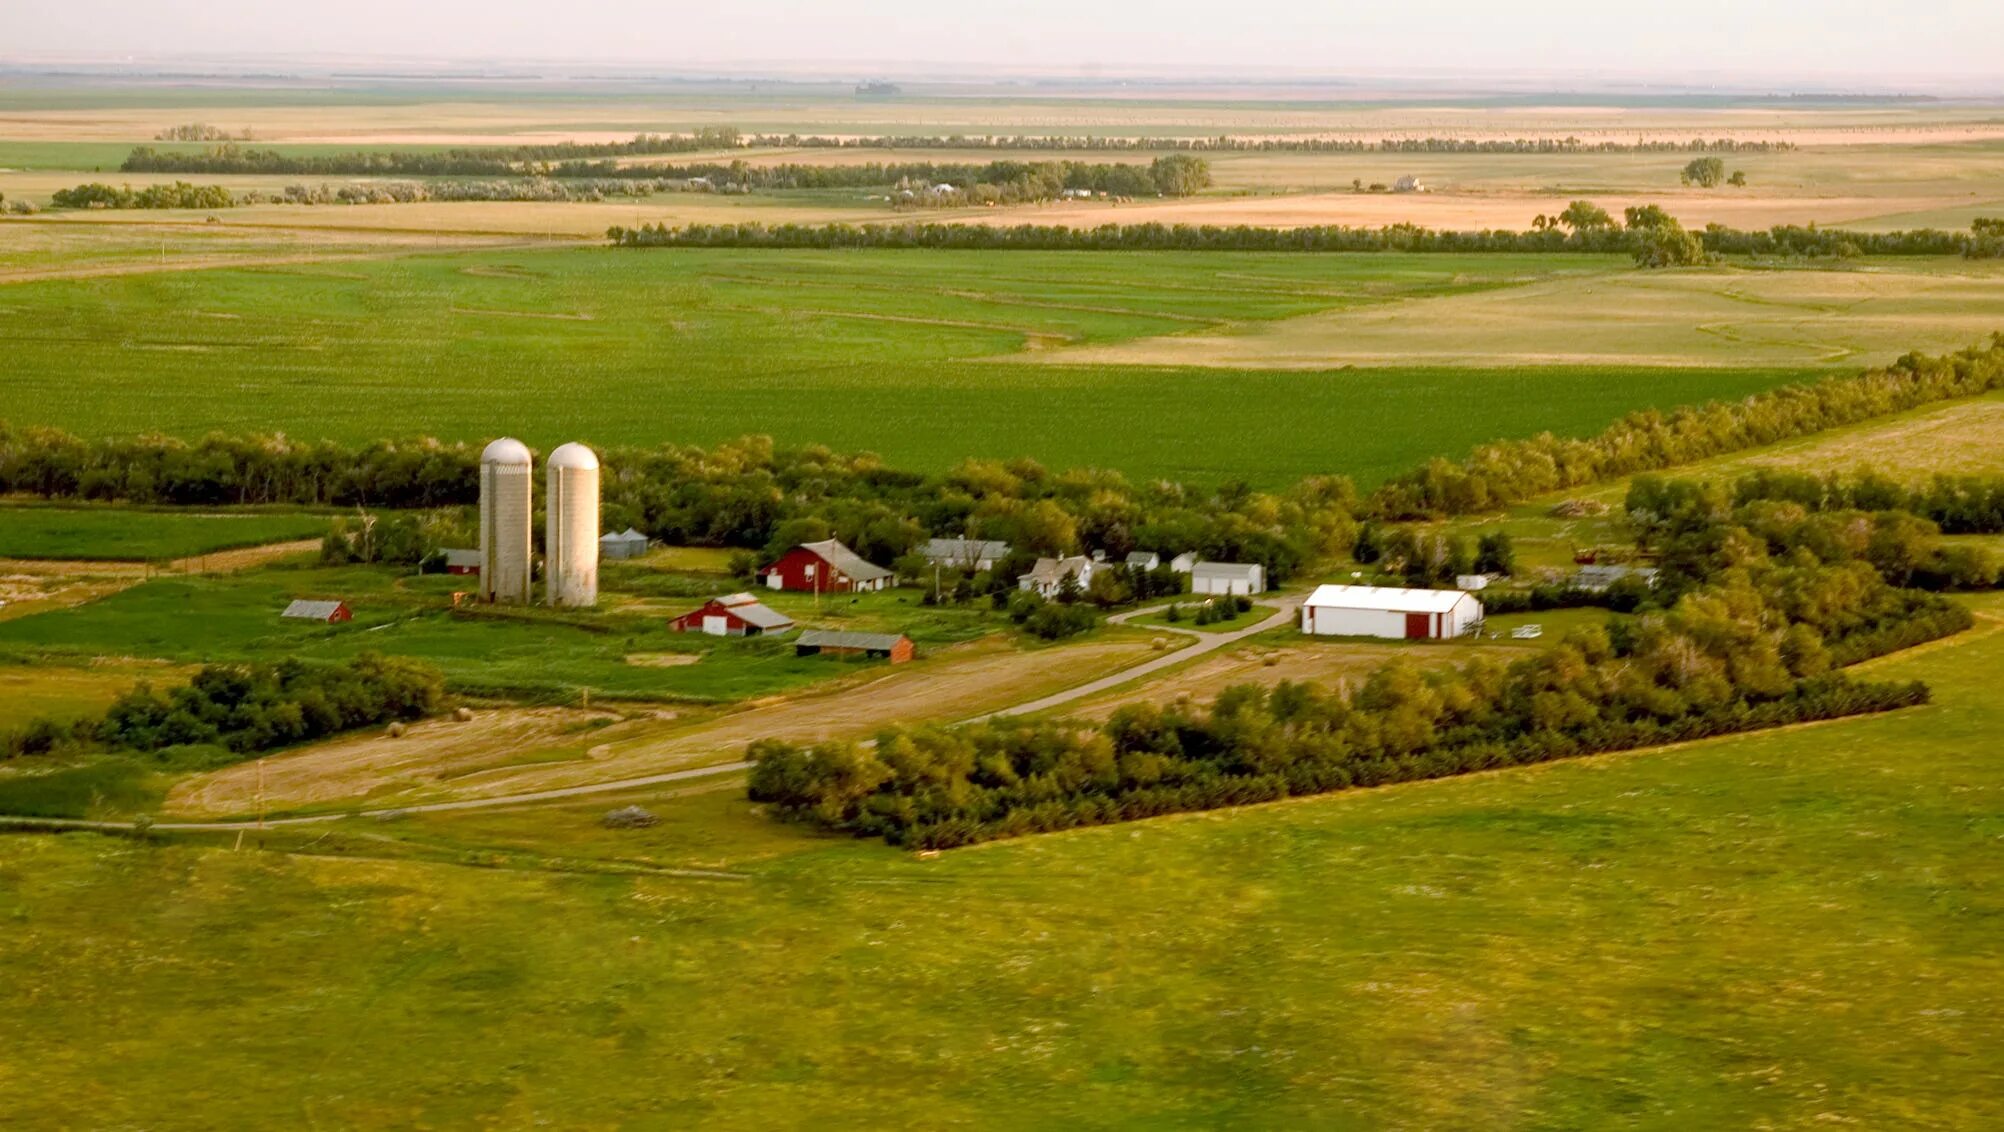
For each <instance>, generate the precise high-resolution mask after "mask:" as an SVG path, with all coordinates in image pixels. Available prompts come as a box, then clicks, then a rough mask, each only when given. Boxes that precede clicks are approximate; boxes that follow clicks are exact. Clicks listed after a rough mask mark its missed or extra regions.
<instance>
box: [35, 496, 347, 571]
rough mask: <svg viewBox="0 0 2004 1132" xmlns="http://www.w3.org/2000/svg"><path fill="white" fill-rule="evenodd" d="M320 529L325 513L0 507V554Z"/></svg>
mask: <svg viewBox="0 0 2004 1132" xmlns="http://www.w3.org/2000/svg"><path fill="white" fill-rule="evenodd" d="M326 533H327V517H326V516H325V515H303V514H276V513H269V512H264V513H250V512H190V511H137V510H126V509H113V508H104V507H19V506H11V507H10V506H0V558H71V559H90V560H96V561H106V562H159V561H163V560H167V559H176V558H190V557H193V556H196V555H201V554H210V553H213V552H215V551H218V550H231V549H234V548H236V547H243V546H263V545H266V544H268V543H275V542H292V541H295V540H298V539H308V538H317V537H319V536H320V535H324V534H326Z"/></svg>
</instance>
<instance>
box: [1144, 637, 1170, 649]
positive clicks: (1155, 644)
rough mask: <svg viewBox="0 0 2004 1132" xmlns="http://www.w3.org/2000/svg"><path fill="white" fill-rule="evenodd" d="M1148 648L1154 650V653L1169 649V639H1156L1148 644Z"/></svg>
mask: <svg viewBox="0 0 2004 1132" xmlns="http://www.w3.org/2000/svg"><path fill="white" fill-rule="evenodd" d="M1148 647H1149V648H1152V649H1154V650H1155V651H1156V652H1161V651H1162V650H1163V649H1166V648H1168V647H1169V639H1168V638H1167V637H1157V638H1155V639H1154V640H1152V641H1150V642H1148Z"/></svg>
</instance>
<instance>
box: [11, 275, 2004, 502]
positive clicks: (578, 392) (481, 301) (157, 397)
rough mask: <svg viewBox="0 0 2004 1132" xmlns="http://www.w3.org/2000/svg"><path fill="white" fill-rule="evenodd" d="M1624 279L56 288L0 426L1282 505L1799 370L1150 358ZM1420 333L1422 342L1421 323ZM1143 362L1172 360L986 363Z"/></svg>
mask: <svg viewBox="0 0 2004 1132" xmlns="http://www.w3.org/2000/svg"><path fill="white" fill-rule="evenodd" d="M1626 270H1627V269H1626V268H1625V267H1622V266H1621V265H1620V263H1619V261H1618V260H1614V259H1608V260H1599V259H1594V258H1583V257H1577V256H1571V257H1553V258H1549V259H1547V258H1542V257H1533V256H1489V257H1483V256H1465V257H1464V256H1400V255H1371V256H1321V257H1306V256H1286V255H1236V254H1065V253H1019V254H1010V255H1006V256H995V255H983V254H982V253H959V252H885V251H872V252H847V253H843V252H819V253H818V252H744V251H721V250H719V251H669V252H659V253H655V252H643V253H630V252H628V253H622V252H617V251H612V250H606V249H577V250H550V251H527V250H522V251H512V252H482V253H467V254H461V255H441V256H417V257H407V258H400V259H394V260H369V261H352V262H345V263H340V264H330V265H325V266H315V265H292V266H287V267H283V268H269V269H243V270H218V271H198V272H180V273H172V274H162V275H154V276H145V277H117V278H101V279H75V280H47V281H42V282H35V283H23V284H20V285H16V286H11V287H8V288H6V290H5V292H4V294H0V348H4V349H5V350H6V351H7V352H8V355H9V359H10V363H11V364H10V365H9V366H8V367H6V369H5V370H4V371H0V417H4V418H7V419H11V420H14V421H17V422H21V423H26V422H28V421H33V422H35V423H42V424H53V425H58V426H62V427H67V428H71V429H74V430H78V431H82V432H85V433H91V434H99V435H103V434H123V433H132V432H137V431H141V430H147V429H157V430H161V431H165V432H169V433H174V434H180V435H199V434H201V433H203V432H206V431H209V430H211V429H218V428H221V429H240V428H244V427H246V426H247V424H253V425H254V427H257V428H261V429H262V428H269V429H280V430H284V431H286V432H288V433H291V434H293V435H299V436H310V437H323V436H324V437H333V438H337V439H344V440H350V441H362V440H369V439H375V438H378V437H381V436H384V435H407V434H410V433H416V432H428V433H434V434H438V435H442V436H445V437H448V438H464V439H471V440H477V439H481V438H483V437H488V436H492V435H497V434H501V433H515V434H519V435H522V436H524V437H525V439H529V440H531V441H532V442H535V443H539V444H545V445H547V444H549V443H553V442H556V441H560V440H566V439H571V438H573V437H582V438H584V439H587V440H590V441H593V442H596V443H600V444H620V443H644V444H652V443H658V442H663V441H677V442H697V443H709V442H716V441H720V440H725V439H729V438H732V437H735V436H739V435H743V434H745V433H753V432H756V433H766V434H770V435H773V436H775V437H777V438H778V439H779V440H781V441H782V442H784V443H804V442H821V443H827V444H831V445H834V446H837V447H840V448H845V449H868V450H874V451H877V452H879V453H881V454H883V455H884V456H885V457H886V458H887V459H889V460H891V461H892V462H894V463H896V464H900V465H904V466H913V467H920V468H942V467H945V466H948V465H951V464H952V463H954V462H956V461H957V460H959V459H961V458H963V457H965V456H970V455H973V456H988V457H996V458H1013V457H1016V456H1022V455H1030V456H1034V457H1037V458H1039V459H1042V460H1045V461H1046V462H1049V463H1051V464H1054V465H1060V466H1073V465H1094V466H1100V467H1112V468H1118V469H1121V470H1123V471H1127V472H1129V473H1132V474H1135V475H1150V476H1152V475H1166V476H1174V477H1178V478H1184V479H1189V480H1193V481H1199V482H1203V481H1213V482H1214V481H1217V480H1221V479H1224V478H1227V477H1234V476H1236V477H1243V478H1246V479H1249V480H1253V481H1255V482H1260V483H1278V482H1284V481H1286V480H1289V479H1292V478H1294V477H1297V476H1300V475H1303V474H1307V473H1313V472H1348V473H1351V474H1354V475H1357V476H1358V477H1360V478H1362V479H1366V480H1369V479H1374V478H1378V477H1382V476H1384V475H1387V474H1391V473H1393V472H1396V471H1400V470H1403V469H1405V468H1407V467H1410V466H1411V465H1413V464H1415V463H1417V462H1418V461H1420V460H1423V459H1424V458H1426V457H1428V456H1431V455H1434V454H1436V453H1442V452H1457V451H1460V450H1463V449H1465V448H1467V447H1468V446H1470V445H1472V444H1475V443H1478V442H1481V441H1484V440H1489V439H1494V438H1496V437H1499V436H1513V435H1524V434H1527V433H1531V432H1535V431H1538V430H1541V429H1547V428H1549V429H1553V430H1556V431H1559V432H1571V433H1587V432H1592V431H1595V430H1597V429H1599V428H1600V427H1602V426H1604V425H1605V424H1606V423H1607V422H1608V421H1609V420H1611V419H1612V418H1614V417H1616V416H1618V415H1620V414H1621V413H1624V412H1627V411H1629V410H1632V409H1635V408H1640V407H1644V406H1671V405H1678V404H1684V403H1688V402H1693V401H1702V400H1706V399H1709V398H1714V397H1737V396H1743V395H1745V394H1748V393H1752V392H1756V391H1759V390H1761V389H1766V388H1770V387H1772V386H1774V385H1777V384H1780V383H1782V382H1785V381H1787V380H1791V379H1794V378H1796V377H1799V376H1802V374H1803V373H1804V372H1805V370H1804V368H1803V366H1802V365H1801V364H1800V362H1799V360H1798V361H1795V362H1791V363H1790V364H1786V365H1780V366H1777V365H1772V364H1754V365H1747V366H1744V367H1740V368H1735V367H1734V365H1733V362H1734V358H1735V357H1736V356H1737V355H1736V354H1735V353H1734V352H1733V351H1732V350H1731V349H1730V348H1721V347H1719V346H1717V345H1713V344H1709V343H1708V344H1704V345H1703V348H1704V349H1705V350H1706V353H1705V355H1704V357H1703V358H1702V360H1703V361H1704V362H1707V363H1710V368H1705V369H1698V368H1689V369H1673V368H1657V369H1637V368H1632V367H1631V366H1628V365H1622V366H1619V367H1607V366H1595V365H1580V366H1565V365H1558V366H1525V365H1521V364H1510V365H1507V366H1504V367H1500V368H1496V369H1492V370H1457V369H1437V368H1436V369H1422V368H1413V367H1411V366H1409V365H1404V364H1398V365H1387V366H1384V367H1381V368H1371V369H1358V370H1345V371H1340V372H1312V373H1311V372H1303V373H1284V372H1246V371H1238V372H1225V371H1221V370H1206V369H1191V368H1185V367H1183V366H1182V365H1181V363H1180V362H1178V361H1177V359H1176V357H1175V352H1176V351H1175V350H1174V348H1173V347H1172V346H1170V345H1169V344H1172V343H1180V342H1183V341H1185V340H1186V339H1188V340H1190V341H1192V342H1193V343H1195V342H1200V341H1201V340H1202V339H1201V338H1189V336H1190V335H1193V334H1195V335H1199V336H1202V335H1206V334H1211V335H1215V334H1218V333H1220V332H1221V331H1223V332H1226V334H1225V336H1226V339H1227V340H1237V339H1236V338H1235V337H1233V336H1234V335H1240V334H1244V333H1246V332H1247V330H1246V328H1256V327H1258V326H1260V325H1262V324H1267V323H1271V322H1272V321H1273V320H1288V319H1292V318H1294V317H1295V316H1305V315H1321V314H1322V313H1324V312H1331V311H1346V310H1359V311H1361V310H1369V309H1384V310H1388V311H1395V310H1399V309H1402V308H1403V306H1404V305H1406V304H1408V303H1410V302H1412V301H1413V300H1419V299H1427V300H1430V301H1434V302H1438V301H1443V300H1447V299H1452V298H1453V297H1456V296H1470V295H1475V294H1479V293H1482V292H1488V291H1496V290H1499V289H1501V290H1504V291H1507V290H1510V289H1513V288H1518V287H1522V286H1527V285H1532V284H1537V283H1540V282H1541V281H1550V280H1554V279H1565V278H1572V277H1576V276H1577V277H1579V278H1582V279H1585V278H1600V277H1604V276H1607V275H1609V274H1610V273H1625V272H1626ZM1422 305H1423V304H1422ZM1576 313H1577V312H1576V311H1572V310H1561V309H1558V308H1546V309H1545V311H1544V318H1545V320H1546V321H1545V332H1546V333H1547V334H1548V335H1549V336H1550V337H1551V338H1552V339H1554V340H1555V341H1560V340H1564V339H1565V338H1566V336H1567V335H1568V334H1570V333H1572V331H1571V330H1570V329H1569V324H1570V321H1571V319H1572V318H1573V317H1574V316H1575V314H1576ZM191 314H199V315H200V316H201V317H192V318H191V317H190V315H191ZM2000 321H2004V320H2000ZM1415 333H1416V334H1417V335H1418V336H1417V337H1415V338H1413V339H1411V340H1410V342H1409V344H1410V345H1412V346H1413V347H1414V348H1416V349H1418V348H1422V347H1423V345H1424V342H1425V341H1426V340H1427V339H1428V338H1429V337H1431V336H1432V335H1433V333H1434V332H1433V331H1432V330H1431V329H1427V330H1424V331H1422V330H1420V329H1419V328H1418V327H1417V325H1416V326H1415ZM1911 337H1912V332H1911V331H1909V332H1905V333H1902V334H1900V335H1899V336H1898V343H1897V348H1898V349H1904V348H1906V347H1907V346H1909V345H1911V344H1912V342H1911ZM1135 340H1143V342H1144V344H1147V343H1154V344H1153V345H1148V346H1147V348H1148V349H1150V350H1153V351H1155V356H1154V360H1157V361H1166V362H1169V363H1170V365H1171V366H1172V367H1174V368H1167V367H1156V366H1150V367H1144V366H1110V365H1075V366H1062V367H1060V366H1048V365H1035V366H1026V365H1018V364H1009V363H1013V362H1016V361H1019V360H1021V359H1023V358H1025V357H1036V356H1039V355H1040V354H1041V353H1044V352H1049V351H1051V350H1052V349H1054V348H1058V347H1063V346H1065V345H1066V344H1076V347H1088V346H1092V345H1094V344H1109V345H1111V344H1120V343H1131V342H1134V341H1135ZM1883 349H1885V350H1886V351H1887V352H1895V350H1896V347H1895V344H1894V343H1893V342H1892V341H1891V340H1890V338H1889V340H1888V341H1887V342H1886V343H1885V344H1884V345H1883ZM1194 350H1195V347H1194V346H1193V352H1194ZM1332 368H1333V367H1332ZM79 375H82V376H79ZM1364 422H1368V425H1367V426H1366V425H1365V424H1364ZM1199 440H1201V443H1199V442H1198V441H1199Z"/></svg>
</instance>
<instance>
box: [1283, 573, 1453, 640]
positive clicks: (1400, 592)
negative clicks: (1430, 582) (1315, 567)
mask: <svg viewBox="0 0 2004 1132" xmlns="http://www.w3.org/2000/svg"><path fill="white" fill-rule="evenodd" d="M1481 623H1482V603H1481V602H1479V601H1477V600H1475V598H1474V596H1473V595H1471V594H1467V593H1463V592H1462V591H1460V590H1409V589H1399V588H1393V587H1386V586H1319V587H1317V588H1316V590H1315V592H1314V593H1313V594H1311V595H1309V598H1308V600H1307V601H1306V602H1303V603H1302V606H1301V631H1302V632H1303V633H1307V634H1310V635H1312V636H1318V637H1389V638H1392V639H1394V640H1412V641H1424V640H1449V639H1452V638H1455V637H1459V636H1461V635H1462V634H1463V633H1466V632H1469V631H1471V630H1472V629H1473V628H1474V627H1475V626H1477V625H1479V624H1481Z"/></svg>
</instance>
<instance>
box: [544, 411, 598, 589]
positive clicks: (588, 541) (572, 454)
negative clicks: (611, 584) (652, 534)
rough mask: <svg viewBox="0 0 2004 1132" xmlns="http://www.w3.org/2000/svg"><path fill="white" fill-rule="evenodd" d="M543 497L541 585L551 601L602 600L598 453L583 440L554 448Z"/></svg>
mask: <svg viewBox="0 0 2004 1132" xmlns="http://www.w3.org/2000/svg"><path fill="white" fill-rule="evenodd" d="M549 467H550V470H549V490H548V492H546V493H545V494H544V496H543V513H544V519H543V590H544V592H545V593H546V594H547V595H548V597H549V602H550V604H551V605H564V606H587V605H597V604H598V456H597V455H596V454H595V453H593V452H592V450H591V449H589V448H586V447H585V446H584V445H582V444H566V445H564V446H563V447H561V448H559V449H557V450H556V451H555V452H552V453H550V465H549Z"/></svg>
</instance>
